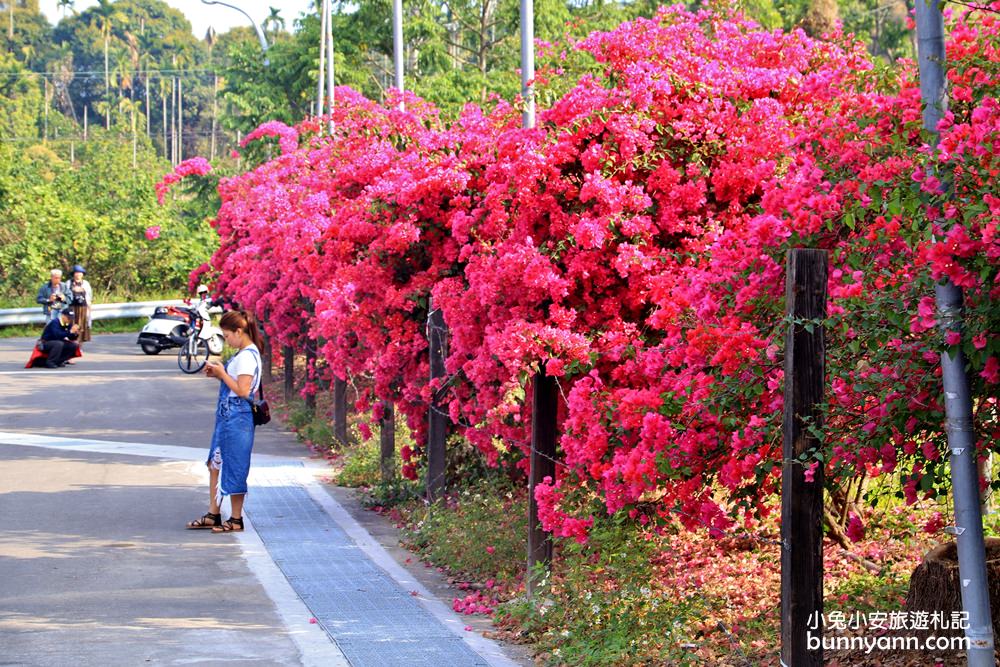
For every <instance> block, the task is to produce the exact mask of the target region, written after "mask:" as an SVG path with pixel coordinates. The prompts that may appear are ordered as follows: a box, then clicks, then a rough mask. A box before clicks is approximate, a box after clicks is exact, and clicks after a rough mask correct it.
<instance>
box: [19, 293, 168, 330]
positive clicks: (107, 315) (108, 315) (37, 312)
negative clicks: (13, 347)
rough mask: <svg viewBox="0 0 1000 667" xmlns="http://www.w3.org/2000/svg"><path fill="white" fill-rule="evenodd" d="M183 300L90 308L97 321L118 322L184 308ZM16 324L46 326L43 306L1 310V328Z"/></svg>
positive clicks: (100, 304) (101, 305)
mask: <svg viewBox="0 0 1000 667" xmlns="http://www.w3.org/2000/svg"><path fill="white" fill-rule="evenodd" d="M184 305H187V304H185V303H184V301H183V300H181V299H171V300H166V301H139V302H135V303H96V304H94V305H92V306H91V307H90V311H91V315H92V317H93V319H95V320H117V319H121V318H125V317H149V316H150V315H152V314H153V311H154V310H155V309H156V308H157V307H158V306H184ZM16 324H39V325H41V324H45V315H44V314H43V313H42V307H41V306H33V307H31V308H5V309H0V327H9V326H13V325H16Z"/></svg>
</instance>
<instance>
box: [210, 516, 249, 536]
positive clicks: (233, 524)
mask: <svg viewBox="0 0 1000 667" xmlns="http://www.w3.org/2000/svg"><path fill="white" fill-rule="evenodd" d="M241 530H243V517H240V518H238V519H237V518H236V517H229V518H228V519H226V520H225V521H223V522H222V523H221V524H219V525H218V526H213V527H212V532H213V533H238V532H240V531H241Z"/></svg>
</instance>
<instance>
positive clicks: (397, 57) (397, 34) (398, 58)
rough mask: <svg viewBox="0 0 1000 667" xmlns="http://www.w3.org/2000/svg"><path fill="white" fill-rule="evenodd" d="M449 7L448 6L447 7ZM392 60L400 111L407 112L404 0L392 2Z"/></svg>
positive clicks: (393, 0)
mask: <svg viewBox="0 0 1000 667" xmlns="http://www.w3.org/2000/svg"><path fill="white" fill-rule="evenodd" d="M446 6H447V5H446ZM392 58H393V67H394V70H395V75H396V90H398V91H399V96H400V97H399V110H400V111H406V103H405V102H404V101H403V91H404V90H405V88H404V86H403V0H392Z"/></svg>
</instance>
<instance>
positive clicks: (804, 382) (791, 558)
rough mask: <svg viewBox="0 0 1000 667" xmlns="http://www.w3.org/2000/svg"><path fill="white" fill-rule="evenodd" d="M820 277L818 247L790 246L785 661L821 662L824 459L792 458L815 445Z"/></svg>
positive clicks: (820, 383) (802, 666)
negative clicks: (809, 478) (809, 476)
mask: <svg viewBox="0 0 1000 667" xmlns="http://www.w3.org/2000/svg"><path fill="white" fill-rule="evenodd" d="M826 282H827V257H826V252H825V251H823V250H813V249H796V250H792V251H790V252H789V254H788V260H787V265H786V277H785V309H786V313H787V315H788V318H789V323H788V329H787V332H786V335H785V405H784V424H783V436H784V438H783V450H782V457H783V463H782V467H781V662H782V664H783V665H788V666H789V667H791V666H793V665H794V667H821V666H822V664H823V646H822V637H823V461H819V460H818V459H814V458H812V457H811V456H810V457H809V458H808V459H807V460H806V461H802V460H800V458H799V457H800V456H801V455H803V454H805V455H807V456H808V455H810V454H812V453H814V452H818V451H821V449H820V448H821V447H822V441H821V439H819V438H818V437H817V434H819V433H820V429H822V427H823V415H822V413H821V412H820V404H821V403H822V402H823V392H824V385H825V382H826V341H825V335H824V327H823V323H822V320H823V319H825V318H826ZM813 463H816V464H817V465H816V466H815V468H814V471H813V474H812V481H807V480H806V475H805V472H806V467H807V466H809V465H811V464H813Z"/></svg>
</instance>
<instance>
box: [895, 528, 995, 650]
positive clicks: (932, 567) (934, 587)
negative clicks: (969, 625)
mask: <svg viewBox="0 0 1000 667" xmlns="http://www.w3.org/2000/svg"><path fill="white" fill-rule="evenodd" d="M986 574H987V580H988V582H989V589H990V590H989V593H990V612H991V616H992V618H993V634H994V635H995V636H998V637H1000V538H997V537H987V538H986ZM903 608H904V609H905V610H906V611H908V612H910V613H911V614H912V613H913V612H915V611H926V612H936V611H937V612H944V615H945V618H946V619H948V620H950V619H951V613H952V612H959V611H961V610H962V589H961V586H960V584H959V573H958V546H957V544H956V543H955V542H954V541H951V542H945V543H944V544H939V545H938V546H936V547H934V548H933V549H931V550H930V551H928V552H927V555H926V556H924V561H923V562H922V563H921V564H920V565H918V566H917V568H916V569H915V570H914V571H913V574H912V575H910V590H909V591H908V592H907V594H906V603H905V604H904V607H903ZM907 632H910V633H914V634H916V635H918V636H926V635H935V636H938V637H961V636H962V635H964V634H965V633H964V631H963V630H962V629H959V628H940V627H936V626H935V625H933V624H932V625H931V627H929V628H928V629H927V630H924V631H921V630H913V629H911V630H908V631H907Z"/></svg>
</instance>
